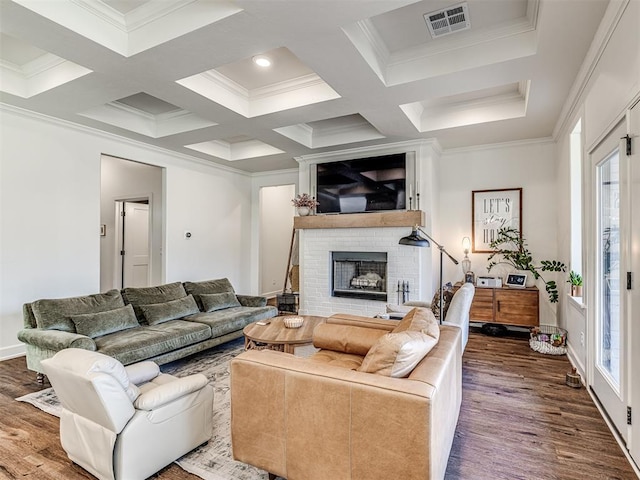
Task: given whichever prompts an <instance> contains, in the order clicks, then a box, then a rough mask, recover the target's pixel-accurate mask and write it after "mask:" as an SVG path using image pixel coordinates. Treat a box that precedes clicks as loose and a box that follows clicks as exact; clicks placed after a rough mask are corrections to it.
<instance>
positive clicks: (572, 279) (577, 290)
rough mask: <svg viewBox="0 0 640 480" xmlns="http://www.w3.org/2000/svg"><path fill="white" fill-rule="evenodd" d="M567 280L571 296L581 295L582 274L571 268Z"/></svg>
mask: <svg viewBox="0 0 640 480" xmlns="http://www.w3.org/2000/svg"><path fill="white" fill-rule="evenodd" d="M567 282H569V283H570V284H571V296H572V297H582V275H580V274H579V273H578V272H575V271H573V270H571V271H570V272H569V280H567Z"/></svg>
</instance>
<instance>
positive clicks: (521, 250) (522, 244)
mask: <svg viewBox="0 0 640 480" xmlns="http://www.w3.org/2000/svg"><path fill="white" fill-rule="evenodd" d="M490 246H491V249H492V250H491V255H489V258H488V261H489V265H488V266H487V271H488V272H490V271H491V269H492V268H494V267H495V266H497V265H499V264H507V265H511V266H512V267H513V268H515V269H516V272H515V273H524V274H528V275H527V277H528V279H527V285H526V286H527V287H532V286H533V285H535V281H536V280H537V279H539V278H541V279H542V281H543V282H544V283H545V289H546V290H547V294H548V295H549V301H550V302H551V303H556V302H557V301H558V285H557V284H556V282H555V281H554V280H549V281H547V280H545V279H544V277H543V276H542V274H541V273H540V272H564V271H566V269H567V267H566V265H565V264H564V263H562V262H558V261H557V260H542V261H541V262H540V266H537V265H535V264H534V262H533V257H532V256H531V252H530V251H529V249H528V248H527V243H526V240H525V239H524V238H522V234H521V233H520V232H519V231H518V230H516V229H515V228H511V227H506V228H501V229H499V230H498V231H497V235H496V238H495V240H494V241H492V242H491V244H490ZM496 256H497V258H496ZM494 259H495V260H494ZM518 270H521V272H518Z"/></svg>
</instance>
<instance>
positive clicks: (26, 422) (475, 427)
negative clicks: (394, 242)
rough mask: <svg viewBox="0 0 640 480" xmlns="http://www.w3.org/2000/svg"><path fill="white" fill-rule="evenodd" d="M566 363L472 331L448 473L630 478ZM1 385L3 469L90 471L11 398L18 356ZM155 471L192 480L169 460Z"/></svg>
mask: <svg viewBox="0 0 640 480" xmlns="http://www.w3.org/2000/svg"><path fill="white" fill-rule="evenodd" d="M569 369H570V365H569V362H568V360H567V358H566V357H565V356H561V357H554V356H550V355H542V354H539V353H536V352H533V351H532V350H531V349H529V345H528V342H527V340H526V339H523V338H516V337H502V338H496V337H490V336H485V335H483V334H481V333H476V332H473V333H472V334H471V336H470V339H469V343H468V345H467V349H466V352H465V355H464V367H463V402H462V410H461V412H460V420H459V422H458V428H457V430H456V437H455V440H454V444H453V448H452V451H451V457H450V459H449V465H448V468H447V476H446V478H447V479H462V480H485V479H486V480H498V479H505V480H507V479H508V480H515V479H526V480H546V479H558V480H571V479H579V480H586V479H624V480H632V479H636V478H637V477H636V475H635V473H634V471H633V469H632V468H631V466H630V465H629V463H628V462H627V460H626V458H625V456H624V454H623V453H622V451H621V450H620V447H619V446H618V444H617V443H616V442H615V440H614V438H613V436H612V435H611V433H610V432H609V430H608V428H607V426H606V425H605V422H604V421H603V420H602V418H601V417H600V414H599V413H598V411H597V410H596V407H595V406H594V404H593V402H592V401H591V398H590V397H589V395H588V393H587V392H586V390H585V389H584V388H581V389H573V388H570V387H568V386H566V385H565V383H564V381H565V374H566V373H567V371H569ZM0 385H1V387H0V479H17V478H23V479H27V480H28V479H38V480H41V479H42V480H48V479H52V480H53V479H55V480H58V479H70V480H74V479H87V478H94V477H92V476H91V475H89V474H88V473H86V472H85V471H84V470H82V469H81V468H80V467H78V466H76V465H73V464H72V463H71V462H70V461H69V460H68V459H67V457H66V455H65V453H64V451H63V450H62V448H61V447H60V439H59V435H58V426H59V422H58V419H57V418H55V417H52V416H51V415H48V414H46V413H43V412H41V411H39V410H37V409H36V408H35V407H33V406H31V405H28V404H25V403H22V402H16V401H15V400H14V398H16V397H19V396H21V395H24V394H26V393H30V392H34V391H37V390H39V388H40V387H39V386H38V384H37V383H36V381H35V374H33V372H30V371H28V370H27V368H26V364H25V359H24V357H21V358H16V359H12V360H7V361H4V362H0ZM153 478H158V479H163V480H187V479H191V480H197V477H195V476H193V475H191V474H188V473H186V472H184V471H183V470H182V469H180V468H179V467H177V466H175V465H171V466H169V467H167V468H165V469H164V470H162V471H161V472H159V473H158V474H156V475H155V476H154V477H153ZM265 479H266V474H265ZM327 480H337V479H327ZM394 480H395V479H394ZM398 480H401V479H398Z"/></svg>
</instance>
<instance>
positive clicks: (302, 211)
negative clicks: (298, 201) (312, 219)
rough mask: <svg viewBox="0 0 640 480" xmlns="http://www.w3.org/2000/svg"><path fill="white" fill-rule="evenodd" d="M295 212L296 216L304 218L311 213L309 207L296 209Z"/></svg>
mask: <svg viewBox="0 0 640 480" xmlns="http://www.w3.org/2000/svg"><path fill="white" fill-rule="evenodd" d="M297 210H298V215H300V216H301V217H306V216H307V215H309V213H310V212H311V209H310V208H309V207H297Z"/></svg>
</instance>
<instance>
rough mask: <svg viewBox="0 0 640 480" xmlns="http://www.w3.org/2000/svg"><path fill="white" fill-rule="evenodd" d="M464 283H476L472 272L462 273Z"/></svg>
mask: <svg viewBox="0 0 640 480" xmlns="http://www.w3.org/2000/svg"><path fill="white" fill-rule="evenodd" d="M464 283H473V284H475V283H476V276H475V275H474V273H473V272H466V273H465V274H464Z"/></svg>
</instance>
